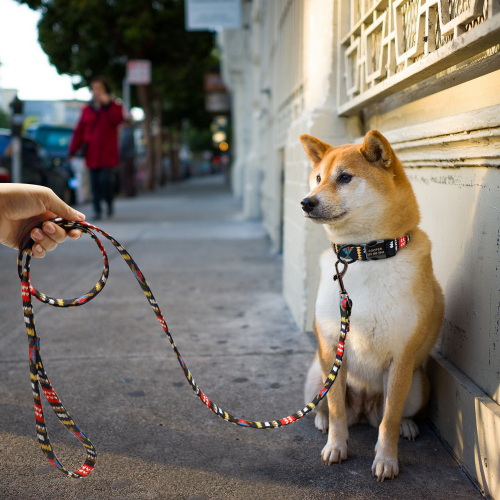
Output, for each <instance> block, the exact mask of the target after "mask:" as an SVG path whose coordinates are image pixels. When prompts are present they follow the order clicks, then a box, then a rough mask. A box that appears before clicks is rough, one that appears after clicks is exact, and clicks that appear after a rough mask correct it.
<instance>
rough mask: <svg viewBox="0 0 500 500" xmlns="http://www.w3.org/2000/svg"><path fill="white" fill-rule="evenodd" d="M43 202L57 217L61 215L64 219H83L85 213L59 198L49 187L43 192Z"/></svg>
mask: <svg viewBox="0 0 500 500" xmlns="http://www.w3.org/2000/svg"><path fill="white" fill-rule="evenodd" d="M42 201H43V204H44V205H45V208H46V209H47V210H50V211H51V212H52V213H54V214H56V215H57V216H58V217H62V218H63V219H66V220H72V221H82V220H85V215H84V214H82V213H80V212H77V211H76V210H75V209H74V208H71V207H70V206H69V205H66V203H64V201H62V200H61V198H59V197H58V196H57V195H55V194H54V192H53V191H52V190H50V189H48V190H47V191H45V192H44V196H43V197H42Z"/></svg>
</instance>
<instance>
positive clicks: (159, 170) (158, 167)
mask: <svg viewBox="0 0 500 500" xmlns="http://www.w3.org/2000/svg"><path fill="white" fill-rule="evenodd" d="M154 109H155V122H156V127H155V133H156V135H155V171H156V179H157V181H158V183H159V184H160V186H163V185H164V184H165V183H166V182H165V181H166V179H165V176H164V175H163V165H162V162H161V160H162V157H163V150H162V130H161V128H162V123H161V99H160V98H159V97H157V98H156V99H155V100H154Z"/></svg>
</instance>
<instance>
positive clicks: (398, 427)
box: [300, 130, 444, 481]
mask: <svg viewBox="0 0 500 500" xmlns="http://www.w3.org/2000/svg"><path fill="white" fill-rule="evenodd" d="M300 140H301V142H302V145H303V147H304V150H305V152H306V154H307V156H308V157H309V159H310V160H311V162H312V171H311V175H310V188H311V191H310V192H309V194H308V195H307V196H306V198H304V200H302V202H301V203H302V208H303V210H304V212H305V216H306V217H307V218H309V219H311V220H312V221H313V222H316V223H318V224H322V225H323V227H324V229H325V232H326V235H327V237H328V239H329V240H330V241H331V242H332V243H334V244H336V245H338V246H337V247H336V248H339V247H342V246H344V245H361V248H363V247H362V245H363V244H366V243H369V242H373V241H374V240H384V239H387V240H391V241H394V242H396V240H399V241H401V240H402V238H403V237H406V235H410V237H411V240H410V241H408V239H407V238H405V240H404V245H403V244H402V245H401V246H402V248H401V249H400V250H399V251H398V252H397V254H396V255H394V256H392V257H391V258H386V259H380V258H379V259H378V260H366V261H365V260H364V259H363V260H364V261H363V262H353V263H352V264H351V265H349V267H348V272H347V273H346V275H345V277H344V284H345V287H346V289H347V291H348V293H349V296H350V298H351V300H352V303H353V309H352V316H351V330H350V332H349V333H348V335H347V339H346V343H345V354H344V361H343V365H342V368H341V369H340V371H339V375H338V380H337V381H336V382H335V384H334V385H333V387H332V388H331V390H330V392H329V394H328V397H327V398H325V399H324V400H323V401H322V402H321V403H320V405H318V407H317V408H316V410H315V412H316V417H315V425H316V427H317V428H318V429H320V430H322V431H323V432H327V430H328V441H327V443H326V446H325V447H324V448H323V451H322V452H321V457H322V459H323V460H324V461H325V462H326V464H327V465H331V464H332V463H335V462H338V463H340V462H341V461H342V460H345V459H346V458H347V444H348V440H349V434H348V430H347V428H348V426H349V425H351V424H355V423H357V422H369V423H370V424H371V425H373V426H374V427H378V429H379V433H378V441H377V443H376V446H375V460H374V462H373V465H372V474H373V475H374V476H377V480H378V481H383V480H384V479H386V478H391V479H393V478H394V477H395V476H396V475H397V474H398V473H399V465H398V439H399V436H400V434H401V435H402V436H403V437H405V438H407V439H410V440H413V439H415V438H416V437H417V435H418V427H417V425H416V424H415V423H414V422H413V420H412V419H411V417H412V416H414V415H415V414H416V413H418V412H419V410H421V409H422V408H423V407H424V406H425V405H426V403H427V400H428V396H429V382H428V379H427V376H426V374H425V373H424V371H423V368H422V364H423V362H424V360H425V359H426V357H427V356H428V354H429V352H430V350H431V348H432V346H433V345H434V342H435V340H436V338H437V335H438V333H439V330H440V328H441V323H442V319H443V308H444V299H443V294H442V291H441V288H440V286H439V284H438V283H437V281H436V279H435V277H434V274H433V270H432V262H431V244H430V242H429V239H428V237H427V235H426V234H425V233H424V232H423V231H422V230H421V229H419V228H418V224H419V222H420V214H419V210H418V206H417V202H416V199H415V195H414V193H413V190H412V187H411V185H410V182H409V180H408V178H407V177H406V174H405V172H404V169H403V166H402V164H401V162H400V161H399V160H398V158H397V157H396V155H395V154H394V151H393V150H392V148H391V146H390V144H389V142H388V141H387V139H386V138H385V137H384V136H383V135H382V134H381V133H380V132H378V131H376V130H371V131H370V132H368V133H367V134H366V136H365V138H364V142H363V144H356V145H354V144H346V145H343V146H339V147H332V146H330V145H328V144H326V143H324V142H321V141H320V140H318V139H316V138H315V137H312V136H310V135H306V134H303V135H301V136H300ZM407 241H408V243H407V244H406V242H407ZM334 248H335V247H334ZM365 249H366V247H365ZM336 261H337V255H335V253H334V251H332V250H328V251H325V252H324V253H323V254H322V256H321V260H320V265H321V283H320V286H319V291H318V296H317V300H316V311H315V325H314V326H315V334H316V336H317V338H318V351H317V353H316V356H315V358H314V361H313V363H312V366H311V367H310V369H309V372H308V375H307V380H306V385H305V399H306V402H309V401H311V400H312V399H313V398H314V396H315V395H316V394H317V393H318V391H319V389H320V388H321V387H322V385H323V383H324V380H325V378H326V376H327V375H328V373H329V372H330V370H331V368H332V365H333V362H334V360H335V353H336V350H337V341H338V337H339V331H340V330H339V329H340V312H339V307H338V292H339V289H338V286H337V284H336V283H335V282H334V281H333V279H332V276H333V275H335V274H336V271H335V262H336Z"/></svg>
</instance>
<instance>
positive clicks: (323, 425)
mask: <svg viewBox="0 0 500 500" xmlns="http://www.w3.org/2000/svg"><path fill="white" fill-rule="evenodd" d="M314 425H315V426H316V429H319V430H320V431H321V432H323V434H326V433H327V432H328V413H316V417H314Z"/></svg>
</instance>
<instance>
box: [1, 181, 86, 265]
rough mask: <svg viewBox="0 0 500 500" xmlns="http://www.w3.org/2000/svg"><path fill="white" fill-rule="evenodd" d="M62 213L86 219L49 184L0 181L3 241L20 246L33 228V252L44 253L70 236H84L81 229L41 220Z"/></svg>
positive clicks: (38, 255) (77, 219)
mask: <svg viewBox="0 0 500 500" xmlns="http://www.w3.org/2000/svg"><path fill="white" fill-rule="evenodd" d="M56 217H62V218H64V219H67V220H71V221H83V220H85V215H83V214H81V213H80V212H77V211H76V210H74V209H73V208H71V207H70V206H68V205H66V203H64V202H63V201H62V200H61V199H60V198H58V197H57V196H56V195H55V194H54V192H53V191H52V190H51V189H49V188H46V187H42V186H35V185H30V184H0V243H1V244H3V245H5V246H8V247H10V248H15V249H18V248H19V245H20V244H21V242H22V239H23V238H24V236H26V234H27V233H28V231H30V229H31V233H30V234H31V237H32V238H33V240H34V241H35V244H34V245H33V250H32V253H33V256H34V257H44V256H45V253H46V252H47V251H51V250H54V249H55V248H56V246H57V244H58V243H62V242H63V241H64V240H65V239H66V237H67V236H69V237H70V238H71V239H73V240H78V239H80V238H81V235H82V233H81V232H80V231H79V230H78V229H72V230H71V231H68V232H66V230H64V229H63V228H62V227H59V226H57V225H56V224H54V223H53V222H45V223H44V225H43V228H42V229H39V228H36V229H33V228H34V227H35V226H37V225H38V224H39V223H40V222H43V221H48V219H54V218H56Z"/></svg>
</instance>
